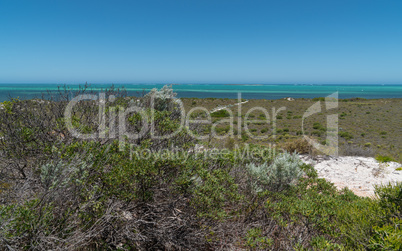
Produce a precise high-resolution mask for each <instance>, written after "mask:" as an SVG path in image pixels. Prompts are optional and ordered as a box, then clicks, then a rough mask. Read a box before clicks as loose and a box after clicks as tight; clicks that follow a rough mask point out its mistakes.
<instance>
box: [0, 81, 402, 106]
mask: <svg viewBox="0 0 402 251" xmlns="http://www.w3.org/2000/svg"><path fill="white" fill-rule="evenodd" d="M163 85H164V84H117V85H115V87H124V88H125V89H126V90H127V91H128V94H129V95H132V96H138V95H140V94H141V93H142V92H143V91H145V92H148V91H149V90H151V89H152V88H161V87H163ZM58 86H60V85H57V84H0V102H1V101H4V100H8V99H9V97H13V98H17V97H18V98H20V99H31V98H41V93H46V92H47V91H50V92H54V91H57V88H58ZM68 86H69V87H72V88H78V85H68ZM110 86H111V85H108V84H91V88H93V89H95V90H99V91H100V90H101V89H105V88H108V87H110ZM173 90H174V91H175V92H177V93H178V97H195V98H237V95H238V93H241V96H242V98H245V99H280V98H285V97H292V98H315V97H325V96H328V95H330V94H332V93H334V92H339V98H354V97H360V98H366V99H379V98H402V84H401V85H317V84H316V85H307V84H304V85H302V84H300V85H291V84H278V85H272V84H269V85H268V84H267V85H265V84H261V85H253V84H174V85H173Z"/></svg>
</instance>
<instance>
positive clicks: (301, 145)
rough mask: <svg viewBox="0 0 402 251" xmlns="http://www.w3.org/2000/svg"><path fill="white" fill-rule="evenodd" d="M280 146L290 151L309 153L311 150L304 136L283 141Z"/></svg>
mask: <svg viewBox="0 0 402 251" xmlns="http://www.w3.org/2000/svg"><path fill="white" fill-rule="evenodd" d="M280 147H281V148H282V149H284V150H285V151H287V152H290V153H293V152H297V153H299V154H310V153H311V152H312V146H311V145H310V144H309V143H308V142H307V140H305V139H304V138H298V139H295V140H292V141H288V142H285V143H284V144H282V145H280Z"/></svg>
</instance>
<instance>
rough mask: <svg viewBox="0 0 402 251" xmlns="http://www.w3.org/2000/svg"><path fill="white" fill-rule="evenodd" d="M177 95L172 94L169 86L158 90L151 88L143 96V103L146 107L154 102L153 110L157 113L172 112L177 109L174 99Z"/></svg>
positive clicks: (176, 100)
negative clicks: (157, 111)
mask: <svg viewBox="0 0 402 251" xmlns="http://www.w3.org/2000/svg"><path fill="white" fill-rule="evenodd" d="M176 95H177V93H175V92H173V88H172V86H171V85H165V86H163V87H162V88H161V89H160V90H158V89H157V88H153V89H152V90H151V91H150V92H149V93H147V94H146V95H145V96H144V102H145V105H146V106H147V107H149V106H151V101H152V100H153V101H154V108H155V109H156V110H159V111H173V110H174V109H175V108H176V107H177V102H178V99H175V97H176Z"/></svg>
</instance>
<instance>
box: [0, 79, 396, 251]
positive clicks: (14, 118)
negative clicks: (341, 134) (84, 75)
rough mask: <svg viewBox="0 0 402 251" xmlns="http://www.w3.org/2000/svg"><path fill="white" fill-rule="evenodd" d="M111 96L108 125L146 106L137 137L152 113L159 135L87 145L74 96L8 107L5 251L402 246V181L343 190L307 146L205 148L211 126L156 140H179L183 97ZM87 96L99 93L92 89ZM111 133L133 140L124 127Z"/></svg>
mask: <svg viewBox="0 0 402 251" xmlns="http://www.w3.org/2000/svg"><path fill="white" fill-rule="evenodd" d="M106 91H107V93H108V96H109V95H113V96H115V97H116V99H115V101H114V102H113V104H112V105H107V106H106V107H105V111H106V112H105V116H106V117H107V119H108V120H107V121H114V117H115V116H117V115H116V114H117V113H118V110H119V109H120V108H119V107H123V108H127V107H129V106H130V105H131V104H133V103H132V102H136V104H138V105H139V106H141V107H143V108H144V111H145V114H139V113H135V112H133V113H132V114H130V115H129V116H127V127H128V129H129V130H130V132H137V133H139V132H140V131H141V130H142V129H141V128H144V127H142V126H141V125H142V124H141V123H145V122H144V121H145V120H144V118H142V116H146V117H147V116H149V115H150V114H151V113H152V114H154V115H155V127H154V128H153V130H152V129H151V128H148V129H146V130H145V131H144V132H143V133H142V134H141V137H138V138H136V139H128V138H125V137H122V138H123V139H124V140H125V142H126V143H127V144H124V145H123V146H122V145H121V144H120V143H121V142H119V141H118V140H116V139H115V138H106V137H96V138H94V139H78V138H76V137H74V135H72V134H71V133H70V132H69V130H67V127H66V124H65V118H64V110H65V107H66V106H67V103H68V101H69V100H70V98H71V96H72V95H75V94H77V93H75V94H72V92H73V91H72V90H69V89H67V88H64V89H60V91H59V92H58V93H57V94H55V96H54V97H53V98H52V99H49V100H11V101H8V103H6V106H5V107H6V108H5V109H1V110H0V125H1V128H0V136H1V139H0V200H1V206H0V247H1V249H4V250H56V249H58V250H100V249H101V250H219V249H220V250H236V249H251V250H311V249H312V250H356V249H357V250H359V249H367V250H384V249H388V250H397V249H400V248H401V243H402V239H401V238H402V237H401V236H402V235H401V233H402V229H401V227H400V226H401V223H402V222H401V220H400V219H401V216H402V184H393V185H391V184H390V185H388V186H383V187H377V188H376V198H362V197H358V196H356V195H355V194H353V192H351V191H350V190H348V189H343V190H341V191H338V190H337V189H336V188H335V186H334V185H333V184H332V183H330V182H328V181H326V180H325V179H320V178H318V177H317V173H316V171H315V170H314V168H313V167H312V166H310V165H306V164H303V163H302V162H301V161H300V159H298V157H297V155H296V154H293V152H294V151H295V150H296V149H299V148H301V149H303V151H305V152H308V151H310V149H309V148H308V147H307V146H306V145H305V142H303V141H300V142H298V143H297V144H293V145H292V144H289V145H288V151H283V152H281V151H279V150H278V149H274V148H268V147H266V146H263V145H257V144H250V145H242V146H241V147H238V148H232V149H225V151H221V152H217V151H215V150H216V149H213V148H209V149H206V150H205V151H200V150H199V149H197V147H196V143H200V142H197V141H196V140H195V139H194V138H193V137H189V136H188V134H187V133H185V130H190V131H192V132H194V133H199V132H204V130H206V129H205V127H202V126H200V125H197V124H194V125H193V126H192V127H189V128H185V129H184V130H183V131H181V132H179V133H178V134H176V135H174V136H172V137H169V138H163V137H161V138H157V139H155V138H154V137H151V134H152V133H155V134H157V135H167V134H170V133H171V132H172V131H175V129H177V126H178V124H179V123H178V120H179V119H180V116H179V113H178V111H177V103H175V102H173V97H174V93H173V92H171V91H170V90H169V89H168V88H165V89H164V90H162V91H159V90H154V91H153V93H154V94H156V95H155V96H154V97H155V99H154V100H152V98H150V96H149V95H148V96H147V95H144V96H141V97H136V98H135V99H134V100H133V99H132V98H131V97H127V96H126V94H125V92H124V90H118V89H114V88H112V89H110V90H106ZM78 92H79V93H94V92H92V91H91V90H90V88H88V87H87V86H84V87H82V88H81V89H80V90H78ZM151 102H155V104H157V105H156V106H154V108H151V106H150V103H151ZM199 102H201V101H200V100H197V103H199ZM348 103H349V102H348ZM98 111H99V110H98V104H97V101H93V100H88V101H84V102H80V104H78V105H77V106H75V108H74V110H73V112H72V116H73V117H72V123H73V126H74V127H75V128H77V129H78V130H79V131H81V132H87V133H91V132H96V131H97V130H98V128H99V127H100V126H101V124H102V123H101V121H100V120H99V116H98ZM218 114H221V113H218ZM219 116H220V115H219ZM282 120H287V119H282ZM286 128H289V131H288V132H286V133H290V132H291V131H292V130H291V127H290V126H289V127H286ZM319 128H320V126H319ZM105 130H106V131H107V133H108V134H110V133H113V134H115V135H116V136H117V137H118V136H122V135H119V130H118V127H117V125H116V124H114V123H110V124H108V125H107V126H106V129H105ZM243 140H244V141H247V140H248V138H245V139H243ZM210 143H211V142H210ZM229 143H230V142H229ZM230 144H233V142H231V143H230ZM247 152H252V153H253V154H252V158H251V157H250V158H245V157H244V154H245V153H247ZM278 152H279V153H278ZM217 153H219V154H217Z"/></svg>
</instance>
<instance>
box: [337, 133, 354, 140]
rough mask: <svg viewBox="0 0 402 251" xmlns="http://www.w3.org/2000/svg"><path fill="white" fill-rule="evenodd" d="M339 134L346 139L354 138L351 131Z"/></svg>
mask: <svg viewBox="0 0 402 251" xmlns="http://www.w3.org/2000/svg"><path fill="white" fill-rule="evenodd" d="M339 136H341V137H342V138H344V139H345V140H350V139H353V135H352V134H351V133H350V132H339Z"/></svg>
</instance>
